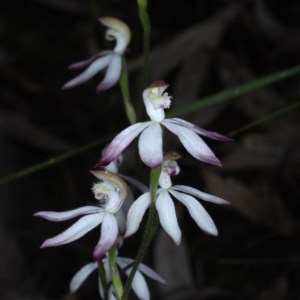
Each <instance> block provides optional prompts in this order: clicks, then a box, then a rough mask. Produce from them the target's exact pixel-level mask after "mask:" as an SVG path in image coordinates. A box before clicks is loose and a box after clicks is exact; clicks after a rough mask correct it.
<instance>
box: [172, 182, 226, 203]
mask: <svg viewBox="0 0 300 300" xmlns="http://www.w3.org/2000/svg"><path fill="white" fill-rule="evenodd" d="M172 190H176V191H179V192H183V193H186V194H189V195H192V196H194V197H198V198H200V199H201V200H204V201H207V202H211V203H215V204H230V203H229V202H228V201H226V200H224V199H222V198H220V197H217V196H214V195H211V194H207V193H204V192H202V191H199V190H197V189H195V188H193V187H190V186H186V185H174V186H172Z"/></svg>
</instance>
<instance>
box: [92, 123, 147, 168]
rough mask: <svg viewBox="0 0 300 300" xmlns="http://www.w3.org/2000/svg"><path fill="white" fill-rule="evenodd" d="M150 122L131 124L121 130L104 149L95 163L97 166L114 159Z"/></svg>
mask: <svg viewBox="0 0 300 300" xmlns="http://www.w3.org/2000/svg"><path fill="white" fill-rule="evenodd" d="M150 124H151V122H150V121H149V122H141V123H136V124H133V125H131V126H129V127H127V128H126V129H124V130H123V131H121V132H120V133H119V134H118V135H117V136H116V137H115V138H114V139H113V140H112V141H111V142H110V144H109V145H108V146H107V147H106V148H105V149H104V151H103V154H102V157H101V159H100V161H99V162H98V163H97V164H96V166H95V167H96V168H97V167H101V166H105V165H107V164H109V163H110V162H111V161H113V160H115V159H116V158H117V157H118V156H119V155H120V154H121V153H122V151H123V150H124V149H125V148H126V147H127V146H128V145H129V144H130V143H131V142H132V141H133V139H134V138H135V137H137V136H138V135H139V134H140V133H141V131H143V130H144V129H145V128H146V127H148V126H149V125H150Z"/></svg>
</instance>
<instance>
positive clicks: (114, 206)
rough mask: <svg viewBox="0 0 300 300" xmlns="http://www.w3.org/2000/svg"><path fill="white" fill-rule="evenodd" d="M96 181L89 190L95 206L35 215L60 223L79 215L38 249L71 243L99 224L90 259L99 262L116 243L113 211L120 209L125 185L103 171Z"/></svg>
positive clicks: (116, 230)
mask: <svg viewBox="0 0 300 300" xmlns="http://www.w3.org/2000/svg"><path fill="white" fill-rule="evenodd" d="M96 177H97V178H99V179H101V180H103V181H102V182H100V183H96V184H94V186H93V188H92V190H93V193H94V196H95V199H96V200H98V204H97V205H89V206H83V207H79V208H76V209H73V210H69V211H65V212H54V211H40V212H37V213H36V214H35V216H37V217H42V218H44V219H46V220H49V221H54V222H61V221H65V220H69V219H72V218H75V217H79V216H82V217H81V218H80V219H79V220H78V221H77V222H75V223H74V224H73V225H72V226H71V227H69V228H68V229H67V230H65V231H64V232H62V233H61V234H59V235H57V236H55V237H53V238H50V239H47V240H46V241H45V242H44V243H43V244H42V246H41V248H47V247H55V246H60V245H64V244H68V243H71V242H73V241H75V240H77V239H79V238H81V237H82V236H83V235H85V234H86V233H87V232H89V231H90V230H92V229H93V228H95V227H97V226H98V225H100V224H101V235H100V239H99V242H98V244H97V245H96V247H95V249H94V253H93V256H94V259H95V260H99V259H100V258H101V257H103V255H104V254H105V253H106V252H107V251H108V250H109V249H110V248H111V247H112V246H113V245H114V244H115V243H116V242H117V238H118V235H119V231H120V232H122V231H124V227H123V226H118V224H119V223H120V222H118V219H117V216H116V214H117V212H118V211H119V210H120V208H121V206H122V204H123V202H124V199H125V198H126V195H127V186H126V184H125V182H124V181H123V180H122V179H121V178H120V177H118V176H116V175H115V174H113V173H110V172H107V171H98V172H97V176H96Z"/></svg>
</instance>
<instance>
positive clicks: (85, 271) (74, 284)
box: [70, 262, 98, 293]
mask: <svg viewBox="0 0 300 300" xmlns="http://www.w3.org/2000/svg"><path fill="white" fill-rule="evenodd" d="M97 268H98V263H96V262H92V263H89V264H87V265H85V266H83V267H82V268H81V269H80V270H79V271H78V272H77V273H76V274H75V275H74V276H73V278H72V280H71V282H70V292H71V293H75V292H76V291H77V290H78V289H79V288H80V286H81V285H82V284H83V282H84V281H85V280H86V279H87V278H88V277H89V275H90V274H91V273H92V272H93V271H95V270H97Z"/></svg>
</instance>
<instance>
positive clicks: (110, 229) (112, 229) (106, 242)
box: [93, 213, 119, 260]
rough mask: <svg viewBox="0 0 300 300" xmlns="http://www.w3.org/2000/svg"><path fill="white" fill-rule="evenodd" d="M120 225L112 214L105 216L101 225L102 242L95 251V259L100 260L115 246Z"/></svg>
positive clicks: (100, 241)
mask: <svg viewBox="0 0 300 300" xmlns="http://www.w3.org/2000/svg"><path fill="white" fill-rule="evenodd" d="M118 233H119V230H118V223H117V219H116V218H115V216H114V215H112V214H109V213H107V214H105V216H104V218H103V222H102V225H101V236H100V240H99V242H98V244H97V246H96V248H95V249H94V253H93V256H94V259H95V260H99V259H100V258H102V257H103V255H105V254H106V252H107V251H108V250H109V249H110V248H111V247H112V246H113V245H114V243H115V241H116V239H117V237H118Z"/></svg>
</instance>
